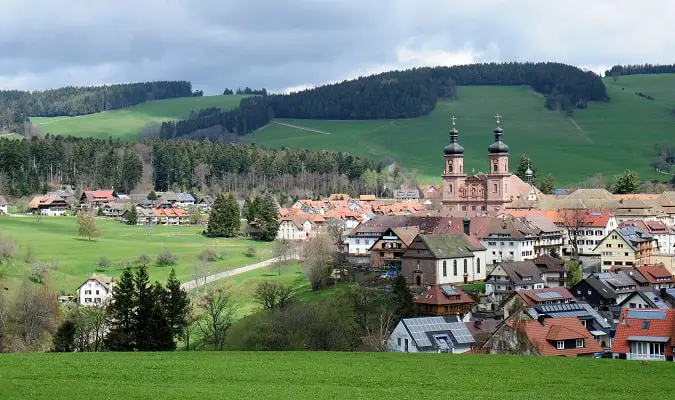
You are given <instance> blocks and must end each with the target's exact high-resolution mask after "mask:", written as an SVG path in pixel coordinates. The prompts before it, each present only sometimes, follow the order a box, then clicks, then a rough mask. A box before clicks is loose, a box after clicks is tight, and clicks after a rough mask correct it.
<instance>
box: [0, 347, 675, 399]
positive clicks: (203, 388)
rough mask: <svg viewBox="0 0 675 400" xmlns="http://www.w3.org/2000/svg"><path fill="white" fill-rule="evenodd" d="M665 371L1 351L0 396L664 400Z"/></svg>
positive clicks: (512, 359) (440, 358) (559, 363)
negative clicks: (655, 399)
mask: <svg viewBox="0 0 675 400" xmlns="http://www.w3.org/2000/svg"><path fill="white" fill-rule="evenodd" d="M580 371H583V372H584V373H583V374H580V373H579V372H580ZM673 371H675V370H674V369H673V365H672V363H667V362H661V363H659V362H653V363H650V364H649V365H647V366H643V365H640V363H638V362H630V361H610V360H596V359H588V358H566V357H523V356H498V355H492V356H489V357H485V356H472V355H461V354H453V355H450V354H403V353H331V352H268V353H256V352H250V353H239V352H224V353H223V352H176V353H47V354H3V355H0V376H2V382H3V384H2V394H3V396H4V398H8V399H14V398H31V399H36V400H37V399H54V398H56V399H71V400H78V399H89V398H91V395H92V392H93V393H96V398H97V399H101V400H103V399H155V398H156V399H165V398H171V399H184V400H190V399H199V400H206V399H223V398H237V399H242V398H255V399H262V398H273V399H280V398H286V399H305V398H306V399H310V398H311V399H335V398H349V399H377V398H393V397H395V398H401V399H433V398H446V397H450V398H455V399H480V398H499V399H518V400H527V399H537V400H539V399H565V400H572V399H586V398H588V397H589V396H590V397H592V398H594V399H612V400H620V399H635V398H669V397H670V395H668V392H672V385H671V381H670V378H671V377H672V375H673ZM120 382H124V384H119V383H120ZM638 382H639V384H638ZM83 388H91V390H83ZM668 388H671V389H668ZM497 393H498V394H497ZM671 395H672V394H671ZM495 396H496V397H495Z"/></svg>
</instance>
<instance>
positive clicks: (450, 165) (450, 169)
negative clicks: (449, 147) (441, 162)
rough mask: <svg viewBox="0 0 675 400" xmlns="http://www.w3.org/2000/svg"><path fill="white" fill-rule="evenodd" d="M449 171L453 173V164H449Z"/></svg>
mask: <svg viewBox="0 0 675 400" xmlns="http://www.w3.org/2000/svg"><path fill="white" fill-rule="evenodd" d="M448 172H450V173H452V164H448Z"/></svg>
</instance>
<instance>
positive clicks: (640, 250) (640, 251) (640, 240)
mask: <svg viewBox="0 0 675 400" xmlns="http://www.w3.org/2000/svg"><path fill="white" fill-rule="evenodd" d="M657 250H658V242H657V240H656V239H655V238H654V237H653V236H652V235H650V234H649V233H647V232H644V231H642V230H640V229H639V228H637V227H636V226H632V225H631V226H624V227H623V228H617V229H614V230H612V231H611V232H610V233H609V234H608V235H607V236H606V237H605V238H604V239H602V240H601V241H600V242H599V243H598V245H597V246H596V247H595V249H594V252H595V253H596V254H600V260H601V261H602V270H603V271H607V270H609V269H612V268H614V267H620V268H622V267H633V266H642V265H650V264H652V261H651V257H652V254H654V253H656V252H657Z"/></svg>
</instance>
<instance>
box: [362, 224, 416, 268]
mask: <svg viewBox="0 0 675 400" xmlns="http://www.w3.org/2000/svg"><path fill="white" fill-rule="evenodd" d="M417 232H418V230H417V227H412V226H411V227H401V228H390V229H387V230H386V231H385V232H384V233H383V234H382V237H380V238H379V239H378V240H376V241H375V243H373V245H372V246H371V247H370V264H371V265H372V266H373V267H375V268H383V267H393V268H401V257H402V256H403V254H404V253H405V251H406V250H407V249H408V246H410V243H412V241H413V239H414V238H415V236H417Z"/></svg>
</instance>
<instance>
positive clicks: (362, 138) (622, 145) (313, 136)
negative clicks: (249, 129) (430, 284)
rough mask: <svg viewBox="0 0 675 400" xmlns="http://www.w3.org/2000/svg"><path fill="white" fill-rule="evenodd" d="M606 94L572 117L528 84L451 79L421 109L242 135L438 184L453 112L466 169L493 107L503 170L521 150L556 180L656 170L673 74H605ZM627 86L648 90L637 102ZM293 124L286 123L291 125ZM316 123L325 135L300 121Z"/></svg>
mask: <svg viewBox="0 0 675 400" xmlns="http://www.w3.org/2000/svg"><path fill="white" fill-rule="evenodd" d="M605 84H606V85H607V90H608V94H609V96H610V97H611V101H610V102H607V103H591V104H590V105H589V107H588V108H587V109H586V110H577V111H574V113H573V114H572V116H571V117H570V116H567V115H565V114H564V113H561V112H551V111H548V110H546V109H545V108H544V107H543V97H542V95H540V94H538V93H535V92H533V91H532V90H531V89H530V88H529V87H525V86H520V87H506V86H460V87H458V99H457V100H453V101H441V102H439V103H438V104H437V106H436V109H435V110H434V111H433V112H432V113H431V114H429V115H428V116H425V117H421V118H412V119H400V120H379V121H320V120H288V119H283V120H278V122H281V123H283V124H286V125H280V124H269V125H267V126H266V127H264V128H263V129H260V130H259V131H257V132H256V133H254V134H253V135H252V136H250V137H249V140H251V141H252V142H254V143H256V144H260V145H262V146H268V147H282V146H287V147H303V148H309V149H313V150H332V151H348V152H351V153H354V154H359V155H363V156H369V157H373V158H375V159H378V160H383V161H399V162H400V163H401V164H402V165H403V166H404V167H407V168H415V169H418V170H419V172H420V175H421V177H422V178H423V180H425V181H428V182H437V181H439V180H440V177H439V175H440V173H441V171H442V169H443V161H442V154H443V153H442V149H443V147H444V146H445V145H446V144H447V143H448V131H449V129H450V118H451V117H452V116H453V115H454V116H456V117H457V118H458V119H457V124H458V125H457V126H458V128H459V131H460V142H461V144H462V145H463V146H464V147H465V149H466V151H465V157H466V160H465V164H464V165H465V170H466V171H467V172H470V171H471V170H472V169H475V170H476V171H484V170H486V169H487V146H488V145H489V144H490V143H492V141H493V133H492V130H493V129H494V127H495V119H494V115H495V113H497V112H499V114H501V115H503V118H502V121H503V124H502V126H503V128H504V141H505V142H506V143H507V144H508V145H509V146H510V149H511V155H512V157H511V160H512V169H514V168H515V165H514V163H515V162H517V160H518V159H519V158H520V156H521V155H522V154H527V155H529V156H530V157H532V158H533V162H534V163H535V165H536V166H537V168H538V169H539V173H540V174H542V175H543V174H546V173H553V174H554V175H555V176H556V178H557V179H558V182H559V183H562V184H573V183H577V182H580V181H583V180H584V179H585V178H586V177H587V176H589V175H592V174H593V173H596V172H601V173H603V174H605V175H609V176H612V175H615V174H617V173H619V172H621V171H623V170H625V169H626V168H631V169H634V170H636V171H638V173H639V174H640V176H641V177H642V178H660V179H664V176H663V175H657V174H656V173H655V172H653V170H652V169H651V168H650V167H649V163H650V161H651V158H652V149H653V146H654V144H655V143H657V142H659V141H663V140H669V139H670V130H671V129H672V127H673V125H675V115H673V107H674V106H675V93H673V91H672V90H671V89H672V88H673V87H675V74H662V75H633V76H622V77H620V78H619V79H618V81H617V82H614V81H613V80H611V79H607V80H605ZM635 92H643V93H645V94H648V95H652V96H654V97H655V100H653V101H651V100H646V99H644V98H643V97H640V96H637V95H636V94H635ZM289 125H292V126H297V127H299V128H294V127H292V126H289ZM300 128H308V129H313V130H319V131H325V132H328V133H330V135H326V134H320V133H316V132H311V131H308V130H306V129H300Z"/></svg>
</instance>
